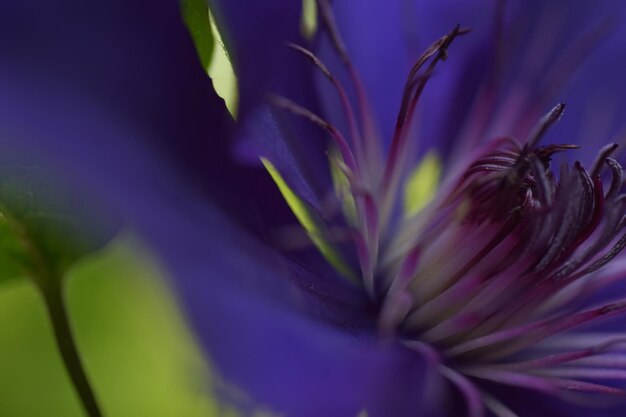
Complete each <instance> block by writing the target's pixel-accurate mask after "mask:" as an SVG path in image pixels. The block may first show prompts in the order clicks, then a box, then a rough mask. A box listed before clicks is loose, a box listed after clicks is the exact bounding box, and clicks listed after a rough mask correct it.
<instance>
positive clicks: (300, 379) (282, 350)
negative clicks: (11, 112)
mask: <svg viewBox="0 0 626 417" xmlns="http://www.w3.org/2000/svg"><path fill="white" fill-rule="evenodd" d="M204 217H205V221H203V222H202V224H203V225H206V226H207V229H208V230H211V229H213V230H218V229H221V230H224V229H225V224H227V221H225V219H223V218H220V216H217V215H213V214H210V213H205V215H204ZM179 226H181V227H180V228H177V230H176V232H175V234H174V235H173V236H170V238H165V236H164V235H163V236H160V237H157V238H154V239H153V241H155V242H158V244H159V246H160V247H159V249H160V252H161V253H163V254H165V255H166V259H167V260H169V261H170V266H171V267H172V268H173V271H174V272H176V273H177V276H179V277H184V279H183V280H179V281H178V282H177V284H178V285H177V287H178V288H179V290H180V292H181V294H182V296H183V299H184V300H185V304H186V306H187V308H188V312H189V315H190V318H191V320H192V321H193V323H194V324H195V325H196V328H197V329H198V334H199V336H200V338H201V340H202V341H203V342H204V345H205V346H207V348H208V350H209V352H210V354H211V358H212V359H213V360H214V361H215V364H216V367H217V369H218V370H219V371H220V372H221V373H222V375H223V376H225V377H226V378H227V381H228V382H229V383H233V384H235V386H237V387H239V388H243V389H244V390H245V392H246V393H247V394H249V395H251V396H252V397H253V398H254V400H255V401H256V402H255V404H256V405H259V404H260V405H262V406H263V405H267V407H268V408H269V409H270V410H273V411H276V412H278V413H279V414H282V413H284V414H285V415H288V416H319V415H328V416H344V415H348V416H356V415H358V413H359V412H360V411H361V410H363V409H367V410H368V411H369V415H370V416H385V415H389V413H390V412H392V413H393V415H397V416H414V415H426V414H421V411H420V410H426V409H427V405H426V403H427V398H425V397H424V395H425V394H426V392H427V390H426V385H425V382H426V381H427V377H429V375H430V373H429V372H427V371H428V370H429V368H428V367H426V362H425V361H426V360H425V359H424V358H422V357H420V356H419V355H417V354H416V353H413V352H409V351H407V350H404V349H401V348H400V347H398V346H385V345H381V346H377V345H376V344H375V341H374V340H370V339H369V338H368V337H367V336H360V337H357V336H354V335H351V334H349V333H347V332H346V331H345V330H342V329H340V328H330V327H326V326H322V325H320V324H319V322H315V321H311V320H310V319H307V318H306V317H304V316H301V315H298V314H294V312H293V311H290V310H286V309H285V306H284V305H283V306H281V305H277V304H275V303H272V302H270V301H269V298H268V297H264V296H263V293H264V292H266V289H264V288H263V287H264V286H267V285H268V284H271V282H273V281H276V276H277V275H278V276H280V275H281V274H285V271H281V270H280V269H276V268H274V267H273V266H272V265H269V264H268V262H267V260H268V259H270V258H271V256H269V257H267V258H266V262H264V264H261V263H259V261H258V259H257V258H258V254H259V250H260V248H259V247H258V246H257V247H256V249H255V245H254V244H253V243H252V242H249V241H248V240H246V238H245V237H243V236H240V235H238V234H237V232H236V230H230V231H229V233H227V234H220V235H221V236H223V238H222V239H210V240H206V239H204V236H205V233H204V232H203V231H201V230H198V226H197V222H194V224H188V225H187V226H188V227H195V230H196V233H195V234H194V231H193V230H188V229H187V228H184V225H183V224H182V223H181V224H180V225H179ZM154 230H155V229H152V231H153V232H154ZM181 230H182V231H181ZM179 233H180V234H181V236H177V235H178V234H179ZM181 241H185V242H186V243H185V245H181V244H180V242H181ZM283 279H284V280H287V279H288V278H287V277H284V278H283ZM285 296H286V298H291V299H292V301H294V303H295V304H298V303H299V302H300V296H299V295H298V294H297V293H286V294H285ZM431 371H432V370H431ZM227 391H228V390H227ZM416 410H417V411H416Z"/></svg>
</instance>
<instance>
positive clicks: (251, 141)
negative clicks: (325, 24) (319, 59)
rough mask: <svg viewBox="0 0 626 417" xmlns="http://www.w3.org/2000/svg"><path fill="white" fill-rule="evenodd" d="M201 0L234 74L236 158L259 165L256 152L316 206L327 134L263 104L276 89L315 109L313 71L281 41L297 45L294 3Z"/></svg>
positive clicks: (326, 173)
mask: <svg viewBox="0 0 626 417" xmlns="http://www.w3.org/2000/svg"><path fill="white" fill-rule="evenodd" d="M209 1H210V3H211V5H212V11H213V13H214V14H215V17H216V20H217V23H218V26H219V27H220V30H221V32H222V36H223V38H224V41H225V44H226V48H227V50H228V51H229V54H230V57H231V59H232V61H233V65H234V70H235V73H236V74H237V83H238V88H239V115H238V119H239V121H240V122H241V123H240V125H241V127H242V130H241V131H240V132H239V134H238V143H237V148H238V149H237V150H238V156H239V157H241V159H242V160H244V161H247V162H248V163H251V164H252V165H253V166H260V164H259V156H264V157H266V158H268V159H270V160H271V161H272V163H273V164H274V165H275V166H276V167H277V169H278V170H279V171H280V172H281V173H282V174H283V175H284V176H285V177H286V178H287V181H288V182H289V183H290V185H291V186H292V188H293V189H294V191H295V192H296V193H297V194H298V195H299V196H300V197H301V198H303V199H304V200H305V201H307V202H308V203H309V204H311V205H312V206H313V207H315V208H316V209H319V208H320V205H321V203H320V200H323V199H324V198H325V197H327V193H328V192H329V190H330V189H331V181H330V170H329V167H328V161H327V158H326V153H325V151H326V149H327V143H328V137H327V136H326V134H325V133H324V132H323V131H322V130H321V129H319V128H317V127H316V126H314V125H312V124H311V123H309V122H308V121H305V120H302V119H299V118H294V117H291V116H289V115H286V114H284V112H283V111H270V110H269V109H268V108H267V106H266V105H265V101H266V98H267V95H268V94H280V95H283V96H285V97H288V98H289V99H290V100H293V101H295V102H297V103H298V104H300V105H302V106H304V107H306V108H307V109H308V110H311V111H313V112H317V111H318V104H317V99H316V97H315V94H314V93H315V90H314V85H313V73H314V71H315V69H314V67H313V66H312V65H311V64H310V63H309V62H308V61H307V60H305V59H303V58H302V57H301V56H299V55H298V54H297V53H295V52H294V51H293V50H291V49H290V48H288V47H287V46H286V43H287V42H292V43H297V44H304V43H305V41H304V39H303V37H302V35H301V34H300V18H301V2H300V1H291V2H284V1H280V0H272V1H264V2H258V1H253V2H249V1H232V0H227V1H226V0H209ZM286 116H287V117H288V118H289V121H288V123H286V122H285V117H286ZM260 128H261V129H263V130H260Z"/></svg>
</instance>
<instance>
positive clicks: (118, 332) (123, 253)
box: [0, 235, 234, 417]
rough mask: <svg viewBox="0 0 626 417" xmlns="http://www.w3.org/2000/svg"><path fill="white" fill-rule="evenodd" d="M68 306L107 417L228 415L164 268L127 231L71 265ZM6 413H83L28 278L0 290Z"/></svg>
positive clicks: (0, 377) (15, 416)
mask: <svg viewBox="0 0 626 417" xmlns="http://www.w3.org/2000/svg"><path fill="white" fill-rule="evenodd" d="M66 300H67V303H68V309H69V314H70V319H71V321H72V325H73V329H74V332H75V337H76V339H77V343H78V345H79V350H80V353H81V356H82V359H83V362H84V365H85V367H86V369H87V373H88V375H89V377H90V380H91V382H92V384H93V386H94V389H95V390H96V393H97V395H98V398H99V400H100V403H101V406H102V408H103V409H104V413H105V415H106V416H110V417H115V416H120V417H125V416H129V417H130V416H133V417H143V416H145V417H166V416H167V417H174V416H176V417H179V416H180V417H196V416H203V417H207V416H229V415H234V413H233V412H232V411H231V410H228V409H226V408H224V407H222V408H220V407H219V404H217V403H216V402H215V401H213V399H212V398H211V397H210V378H209V375H210V373H209V369H208V366H207V364H205V361H204V360H203V358H202V356H201V354H200V351H199V348H198V347H197V345H196V343H195V342H194V340H193V338H192V336H191V334H190V332H189V331H188V329H187V328H186V327H185V324H184V319H183V317H182V315H181V313H180V312H179V310H178V309H177V307H176V305H175V303H174V300H173V297H172V296H171V294H170V293H169V291H168V289H167V287H166V283H165V281H164V277H163V275H162V273H161V272H160V269H159V268H158V266H157V265H156V263H155V262H154V261H153V260H152V259H151V258H150V256H149V255H148V253H147V252H146V251H145V250H144V249H143V248H142V247H141V245H140V244H139V243H138V242H137V241H136V240H135V239H133V238H131V237H129V236H128V235H125V236H121V237H118V238H116V239H115V240H114V241H113V242H111V243H110V244H109V245H108V246H107V247H106V248H105V249H104V250H102V251H100V252H98V253H96V254H93V255H90V256H88V257H87V258H85V259H83V260H82V261H80V262H79V264H77V265H76V266H75V267H74V268H72V270H71V272H70V274H69V276H68V280H67V289H66ZM0 416H7V417H31V416H32V417H39V416H48V417H57V416H58V417H74V416H75V417H83V416H84V413H83V411H82V408H81V405H80V402H79V400H78V398H77V396H76V395H75V393H74V389H73V387H72V385H71V384H70V380H69V378H68V376H67V374H66V372H65V369H64V368H63V364H62V362H61V358H60V356H59V353H58V351H57V348H56V346H55V344H54V339H53V334H52V329H51V326H50V323H49V320H48V317H47V316H46V313H45V309H44V304H43V301H42V299H41V297H40V295H39V294H38V293H37V291H36V289H35V287H34V286H33V285H32V284H31V282H30V281H28V280H26V279H22V280H14V281H10V282H7V283H5V284H4V285H3V286H1V287H0Z"/></svg>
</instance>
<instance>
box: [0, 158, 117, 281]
mask: <svg viewBox="0 0 626 417" xmlns="http://www.w3.org/2000/svg"><path fill="white" fill-rule="evenodd" d="M52 178H53V177H52V176H50V175H49V173H48V172H46V171H45V170H44V169H42V168H40V167H38V166H33V165H24V164H21V163H17V162H15V161H9V162H6V160H5V161H2V162H0V282H1V281H6V280H10V279H14V278H18V277H21V276H28V277H29V278H32V279H33V280H35V283H36V284H38V285H39V286H41V285H46V282H45V281H46V280H48V279H51V278H50V277H61V276H62V275H63V274H64V273H65V271H66V270H67V269H68V268H69V267H70V266H71V265H72V264H74V263H75V262H76V261H78V260H79V259H80V258H82V257H83V256H85V255H87V254H89V253H91V252H93V251H95V250H97V249H99V248H101V247H102V246H103V245H104V244H105V243H106V242H108V240H109V239H110V238H111V237H112V236H113V234H114V232H115V231H116V227H115V226H114V225H113V224H112V223H111V222H110V221H106V222H105V221H98V222H94V221H93V219H94V218H95V217H94V216H93V213H95V212H96V211H98V210H97V208H96V207H91V208H90V204H89V203H88V201H87V200H85V199H84V198H80V199H79V196H78V195H76V194H75V193H74V192H72V191H71V190H70V189H69V188H68V187H62V186H61V185H60V183H59V182H55V181H54V180H53V179H52ZM101 219H103V218H102V217H98V220H101ZM95 225H97V226H98V227H95ZM55 279H56V278H55Z"/></svg>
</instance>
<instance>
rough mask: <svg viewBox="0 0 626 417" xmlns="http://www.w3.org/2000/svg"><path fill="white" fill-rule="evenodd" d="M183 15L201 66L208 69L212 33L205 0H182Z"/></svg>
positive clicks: (211, 49)
mask: <svg viewBox="0 0 626 417" xmlns="http://www.w3.org/2000/svg"><path fill="white" fill-rule="evenodd" d="M182 7H183V17H184V19H185V24H186V25H187V28H188V29H189V32H190V33H191V37H192V38H193V41H194V43H195V45H196V50H197V51H198V55H199V56H200V62H201V63H202V68H204V69H205V70H208V69H209V65H210V64H211V58H212V57H213V47H214V45H215V42H214V41H213V33H212V32H211V19H210V17H209V7H208V5H207V2H206V0H183V4H182Z"/></svg>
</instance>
